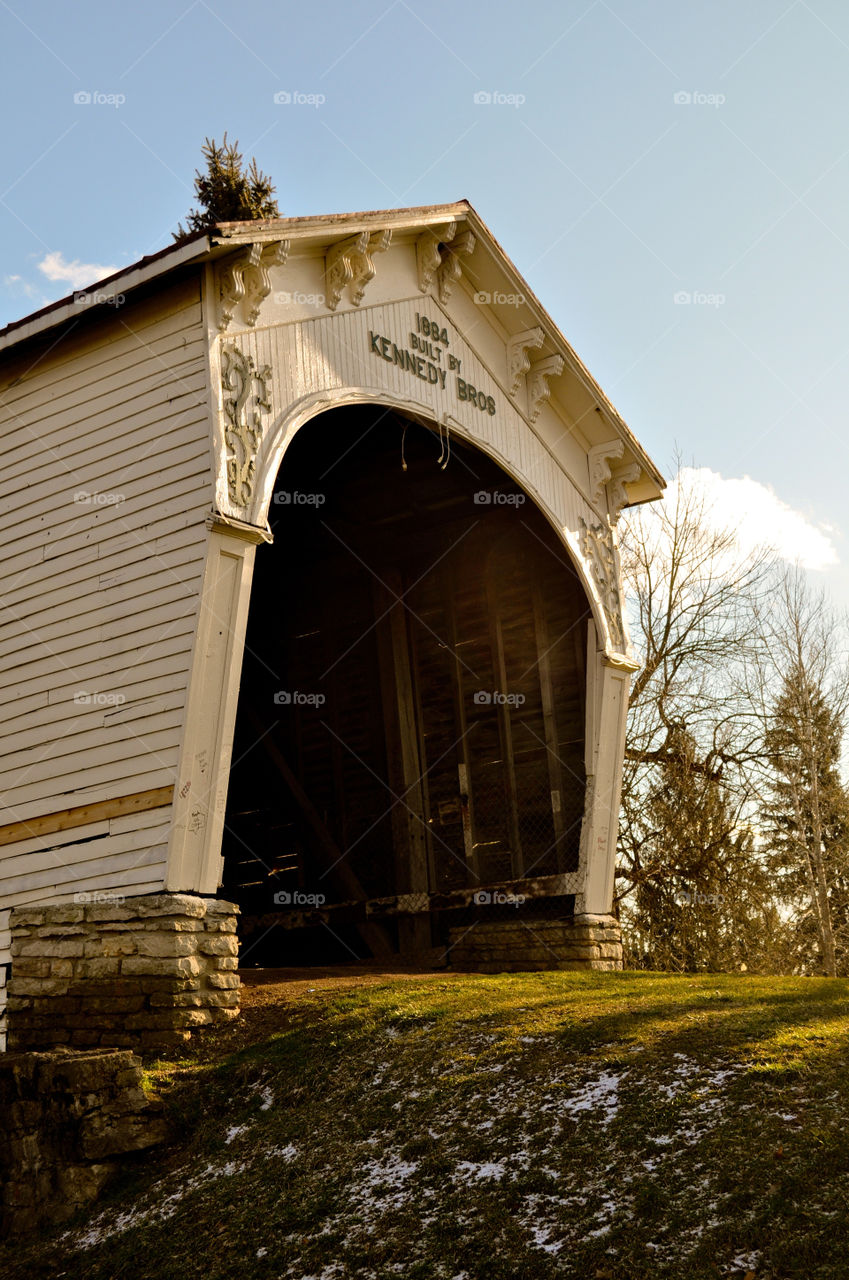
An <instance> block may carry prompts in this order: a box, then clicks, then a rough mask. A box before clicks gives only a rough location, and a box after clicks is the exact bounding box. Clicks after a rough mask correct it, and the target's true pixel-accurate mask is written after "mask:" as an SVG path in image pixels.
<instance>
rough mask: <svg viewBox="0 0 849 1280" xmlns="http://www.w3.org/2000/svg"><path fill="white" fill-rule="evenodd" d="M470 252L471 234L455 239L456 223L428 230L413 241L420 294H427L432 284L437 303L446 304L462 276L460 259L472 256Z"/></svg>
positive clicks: (473, 241) (472, 238)
mask: <svg viewBox="0 0 849 1280" xmlns="http://www.w3.org/2000/svg"><path fill="white" fill-rule="evenodd" d="M474 248H475V237H474V235H473V234H472V232H471V231H463V232H461V233H460V235H457V223H456V222H446V223H444V224H443V225H442V226H439V227H429V228H428V230H427V231H425V232H424V233H423V234H422V235H420V236H419V238H418V240H417V241H416V265H417V267H418V273H419V288H420V289H421V291H422V293H427V292H428V291H429V290H430V289H431V288H432V286H433V282H434V280H435V281H436V284H437V289H438V291H439V301H440V302H442V303H446V302H447V301H448V299H449V297H450V296H451V290H452V289H453V288H454V285H455V284H456V283H457V281H458V280H459V279H460V277H461V276H462V274H463V270H462V266H461V264H460V257H461V256H462V255H463V254H469V253H473V252H474Z"/></svg>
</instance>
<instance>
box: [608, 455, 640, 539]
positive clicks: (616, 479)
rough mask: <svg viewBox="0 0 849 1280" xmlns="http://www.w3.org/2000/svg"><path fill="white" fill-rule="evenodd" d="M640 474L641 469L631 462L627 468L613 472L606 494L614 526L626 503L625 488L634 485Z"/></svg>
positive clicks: (620, 468) (619, 468)
mask: <svg viewBox="0 0 849 1280" xmlns="http://www.w3.org/2000/svg"><path fill="white" fill-rule="evenodd" d="M642 474H643V468H642V467H641V466H640V464H639V463H638V462H632V463H631V464H630V465H629V466H627V467H617V468H616V469H615V471H614V472H613V477H612V479H611V481H610V488H609V490H608V493H609V494H610V508H611V509H610V518H611V520H612V521H613V523H614V524H615V523H616V521H617V520H618V519H619V513H620V511H621V510H622V508H623V507H624V506H625V504H626V502H627V501H628V491H627V489H626V488H625V486H626V485H628V484H636V482H637V481H638V480H639V478H640V476H641V475H642Z"/></svg>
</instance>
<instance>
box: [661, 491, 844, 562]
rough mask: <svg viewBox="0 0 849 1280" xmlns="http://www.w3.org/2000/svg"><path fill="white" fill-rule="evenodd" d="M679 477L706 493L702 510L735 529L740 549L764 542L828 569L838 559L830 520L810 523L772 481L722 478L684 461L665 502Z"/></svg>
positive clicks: (722, 525)
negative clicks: (687, 465) (781, 494)
mask: <svg viewBox="0 0 849 1280" xmlns="http://www.w3.org/2000/svg"><path fill="white" fill-rule="evenodd" d="M679 483H682V484H683V485H684V486H685V488H686V489H687V490H689V491H695V492H696V493H697V494H698V495H699V496H700V497H703V498H704V502H705V511H706V513H707V514H708V515H709V516H710V517H712V518H713V521H714V523H715V525H716V527H717V528H719V529H729V528H731V529H735V530H736V533H737V542H738V544H739V546H740V548H741V550H743V551H751V550H754V549H755V547H761V546H764V545H767V546H770V547H772V548H773V550H774V551H775V552H776V553H777V554H778V555H779V556H780V557H781V559H782V560H786V561H788V562H789V563H790V564H796V563H798V564H800V565H801V567H802V568H803V569H815V570H816V569H820V570H821V569H829V568H831V567H832V565H836V564H838V563H839V558H838V555H837V550H836V548H835V546H834V543H833V542H832V540H831V538H830V537H829V534H832V533H836V532H837V530H835V528H834V526H833V525H827V524H825V523H822V524H814V523H813V521H812V520H810V519H809V518H808V517H807V516H806V515H804V514H803V513H802V512H801V511H797V510H796V509H795V508H794V507H791V506H790V505H789V504H788V503H786V502H783V501H782V499H781V498H779V497H778V494H777V493H776V492H775V490H774V489H773V488H772V487H771V486H770V485H768V484H761V482H760V481H759V480H753V479H752V478H751V476H743V477H742V479H739V480H736V479H726V477H725V476H721V475H720V474H719V472H718V471H711V469H710V468H709V467H682V468H681V470H680V471H679V473H678V475H677V476H676V478H675V479H674V480H673V481H672V483H671V484H670V486H669V488H668V489H667V491H666V498H665V501H666V502H668V503H674V501H675V490H676V486H677V485H678V484H679Z"/></svg>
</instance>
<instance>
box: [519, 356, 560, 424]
mask: <svg viewBox="0 0 849 1280" xmlns="http://www.w3.org/2000/svg"><path fill="white" fill-rule="evenodd" d="M565 363H566V362H565V361H564V359H563V357H562V356H546V357H545V359H544V360H537V362H536V364H532V365H531V370H530V373H529V374H528V417H529V418H530V420H531V422H536V420H537V418H538V417H539V415H540V410H541V409H542V406H543V405H544V404H545V402H546V400H547V399H548V397H549V396H550V395H551V388H550V387H549V385H548V380H549V378H559V377H560V375H561V373H562V372H563V366H564V364H565Z"/></svg>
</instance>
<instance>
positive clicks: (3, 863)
mask: <svg viewBox="0 0 849 1280" xmlns="http://www.w3.org/2000/svg"><path fill="white" fill-rule="evenodd" d="M51 344H52V345H51ZM205 361H206V354H205V342H204V330H203V326H202V313H201V302H200V291H199V284H198V281H197V280H196V279H195V280H185V281H183V282H182V283H179V282H178V283H176V284H174V285H173V287H171V288H170V289H167V290H160V291H159V292H158V293H157V294H156V296H155V297H151V298H149V299H148V300H144V299H141V300H140V301H138V302H133V303H132V304H131V303H127V304H125V305H124V306H123V307H115V308H111V307H110V308H106V314H105V315H104V316H103V318H101V319H97V318H95V317H87V318H85V319H83V320H81V322H79V323H78V324H75V325H72V326H70V328H69V330H68V332H67V334H66V336H65V337H64V338H63V339H62V340H61V341H59V342H56V341H55V335H53V336H52V337H51V339H50V341H49V342H46V343H45V344H44V345H43V346H41V347H28V348H26V349H22V350H21V351H20V352H18V353H12V354H10V355H9V356H8V357H6V358H5V359H4V360H3V361H2V362H1V363H0V406H1V407H0V444H2V449H3V458H4V469H3V477H2V480H0V603H2V606H3V615H2V616H3V626H2V631H0V679H2V683H3V717H2V723H0V795H1V796H2V801H0V826H3V827H7V826H8V825H9V824H11V823H20V822H26V821H28V820H32V819H38V818H40V817H42V816H46V815H51V814H55V813H56V812H58V811H65V810H69V809H72V808H73V807H74V806H75V805H77V806H80V805H88V804H96V803H97V802H100V801H104V802H107V801H111V800H114V799H120V798H121V797H126V796H127V795H129V794H131V793H138V792H141V791H143V790H149V791H152V792H153V791H155V790H156V789H158V788H167V787H169V786H171V785H172V784H173V782H174V773H175V769H176V765H177V752H178V747H179V739H180V732H181V727H182V720H183V708H184V704H185V692H186V685H187V681H188V670H189V661H190V656H191V647H192V640H193V633H194V619H195V613H196V609H197V600H198V593H199V588H200V581H201V573H202V568H203V556H204V551H205V545H206V538H207V531H206V527H205V517H206V514H207V512H208V510H209V507H210V502H211V488H210V458H209V448H210V445H209V410H208V393H207V378H206V372H205V369H206V364H205ZM86 494H88V495H100V496H97V497H95V498H94V499H89V500H86V498H85V495H86ZM103 495H106V496H105V497H104V496H103ZM110 495H112V496H110ZM168 815H169V810H168V808H167V806H166V807H160V808H158V809H155V810H153V811H150V812H147V811H145V812H139V813H133V814H130V815H125V816H121V817H112V818H110V819H108V820H104V821H102V822H98V823H96V824H94V826H92V827H78V828H76V829H73V830H68V831H64V832H59V833H56V832H53V833H51V834H45V835H39V836H37V837H36V838H31V839H22V840H20V841H17V842H16V843H11V844H4V845H3V847H2V848H0V964H2V963H4V962H5V961H6V960H7V959H8V941H9V938H8V910H9V908H10V907H11V906H14V905H23V904H25V903H30V902H40V901H60V900H62V899H63V898H66V897H68V896H69V895H70V894H71V892H72V890H73V891H78V892H83V891H85V892H89V891H91V892H96V891H98V890H110V891H122V890H123V891H126V892H129V893H141V892H146V891H151V890H154V889H159V888H161V887H162V884H163V883H164V872H165V856H166V846H167V822H168ZM47 825H48V826H49V823H48V824H47ZM37 829H38V828H37V826H36V827H34V828H33V830H37Z"/></svg>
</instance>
